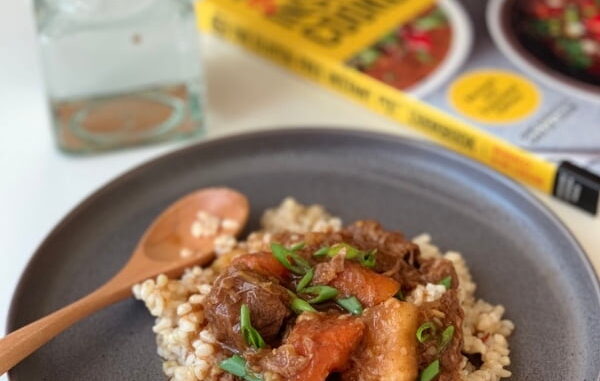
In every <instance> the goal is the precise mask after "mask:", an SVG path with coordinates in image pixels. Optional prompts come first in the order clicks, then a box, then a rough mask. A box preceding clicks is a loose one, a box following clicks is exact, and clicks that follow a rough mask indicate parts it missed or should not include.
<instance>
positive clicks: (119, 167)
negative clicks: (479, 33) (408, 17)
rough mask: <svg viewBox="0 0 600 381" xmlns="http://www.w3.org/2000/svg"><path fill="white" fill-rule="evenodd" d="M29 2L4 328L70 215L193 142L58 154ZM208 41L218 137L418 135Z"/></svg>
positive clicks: (7, 204)
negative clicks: (288, 129) (264, 132)
mask: <svg viewBox="0 0 600 381" xmlns="http://www.w3.org/2000/svg"><path fill="white" fill-rule="evenodd" d="M30 6H31V5H30V4H29V2H28V1H25V0H9V1H2V2H0V174H2V177H1V179H0V232H1V233H0V326H3V325H4V323H5V321H6V317H7V314H8V308H9V303H10V299H11V295H12V293H13V290H14V287H15V286H16V283H17V281H18V279H19V276H20V273H21V272H22V270H23V269H24V267H25V265H26V263H27V261H28V259H29V258H30V256H31V254H32V253H33V252H34V250H35V249H36V247H37V246H38V245H39V244H40V242H41V240H42V239H43V238H44V237H45V236H46V235H47V234H48V232H49V231H50V230H51V229H52V227H53V226H54V225H55V224H56V223H57V222H58V221H59V220H60V219H61V217H63V216H64V215H65V214H66V213H67V212H68V211H69V210H70V209H71V208H73V207H74V206H75V205H76V204H77V203H79V202H80V201H81V200H82V199H83V198H84V197H86V196H87V195H89V194H90V193H91V192H93V191H94V190H95V189H97V188H98V187H99V186H101V185H103V184H105V183H106V182H108V181H109V180H111V179H112V178H114V177H115V176H117V175H118V174H121V173H123V172H124V171H126V170H128V169H130V168H132V167H134V166H136V165H138V164H140V163H142V162H143V161H145V160H147V159H149V158H153V157H156V156H158V155H160V154H163V153H165V152H169V151H172V150H174V149H177V148H179V147H181V146H182V145H186V144H190V143H192V142H186V143H178V144H166V145H158V146H154V147H148V148H140V149H135V150H129V151H122V152H116V153H111V154H104V155H101V156H95V157H83V158H82V157H71V156H65V155H64V154H61V153H60V152H59V151H57V149H56V148H55V147H54V144H53V140H52V135H51V130H50V126H49V123H48V116H47V111H46V104H45V97H44V91H43V87H42V79H41V74H40V67H39V63H38V55H37V50H36V46H35V42H34V35H35V34H34V26H33V20H32V16H31V13H30ZM202 45H203V50H204V63H205V72H206V77H207V82H208V95H207V98H208V104H207V111H208V126H209V129H208V137H209V138H214V137H217V136H221V135H225V134H231V133H236V132H241V131H249V130H252V129H257V128H265V127H266V128H270V127H277V126H282V125H284V126H306V125H320V126H359V127H361V128H365V129H370V130H378V131H384V132H391V133H397V134H402V135H409V136H417V135H415V133H413V132H412V131H410V130H408V129H406V128H404V127H401V126H398V125H397V124H395V123H393V122H392V121H390V120H388V119H386V118H384V117H382V116H378V115H376V114H374V113H372V112H370V111H368V110H366V109H363V108H362V107H359V106H357V105H355V104H353V103H351V102H349V101H347V100H345V99H343V98H342V97H340V96H338V95H336V94H331V93H329V92H328V91H327V90H324V89H322V88H320V87H318V86H317V85H314V84H312V83H309V82H307V81H305V80H303V79H300V78H297V77H295V76H294V75H292V74H290V73H288V72H286V71H285V70H283V69H281V68H279V67H277V66H275V65H273V64H271V63H269V62H266V61H263V60H262V59H260V58H257V57H255V56H253V55H251V54H249V53H246V52H245V51H243V50H241V49H239V48H237V47H234V46H231V45H229V44H227V43H224V42H221V41H218V40H216V39H213V38H208V37H204V39H203V41H202ZM534 193H535V194H536V195H537V196H538V197H539V198H540V199H541V200H542V201H543V202H544V203H545V204H546V205H547V206H548V207H549V208H550V209H552V210H553V211H554V212H555V213H556V214H558V216H559V217H560V218H561V219H562V220H563V221H564V223H565V224H566V225H567V226H568V227H569V228H570V229H571V231H572V232H573V233H574V234H575V236H576V237H577V239H578V240H579V242H580V243H581V244H582V246H583V247H584V249H585V250H586V252H587V253H588V255H589V256H590V258H591V259H592V262H593V263H594V265H595V267H596V269H598V270H600V219H599V218H594V217H591V216H588V215H586V214H584V213H582V212H579V211H578V210H576V209H574V208H572V207H570V206H567V205H565V204H562V203H561V202H558V201H555V200H553V199H550V198H549V197H548V196H545V195H543V194H540V193H539V192H534ZM5 377H6V376H4V377H0V381H4V380H6V378H5Z"/></svg>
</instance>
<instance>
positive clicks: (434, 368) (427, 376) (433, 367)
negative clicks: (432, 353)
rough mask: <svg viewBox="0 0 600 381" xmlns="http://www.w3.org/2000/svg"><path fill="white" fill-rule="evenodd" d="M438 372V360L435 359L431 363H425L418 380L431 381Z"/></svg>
mask: <svg viewBox="0 0 600 381" xmlns="http://www.w3.org/2000/svg"><path fill="white" fill-rule="evenodd" d="M439 373H440V360H435V361H434V362H432V363H431V364H429V365H427V368H425V369H423V372H422V373H421V378H420V379H419V380H420V381H431V380H433V379H434V378H435V377H436V376H437V375H438V374H439Z"/></svg>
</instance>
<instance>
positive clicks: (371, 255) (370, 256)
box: [319, 243, 377, 267]
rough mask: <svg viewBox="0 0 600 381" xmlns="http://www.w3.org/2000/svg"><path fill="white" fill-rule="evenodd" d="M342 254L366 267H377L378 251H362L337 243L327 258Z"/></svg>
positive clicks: (329, 250) (328, 252) (329, 251)
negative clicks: (376, 257)
mask: <svg viewBox="0 0 600 381" xmlns="http://www.w3.org/2000/svg"><path fill="white" fill-rule="evenodd" d="M319 251H320V250H319ZM342 252H343V253H344V254H345V257H346V259H355V260H358V261H359V262H360V264H361V265H363V266H365V267H375V254H377V249H373V250H369V251H362V250H358V249H357V248H356V247H354V246H352V245H348V244H347V243H336V244H335V245H333V246H331V247H330V248H329V249H328V250H327V256H329V257H331V258H333V257H335V256H336V255H338V254H340V253H342Z"/></svg>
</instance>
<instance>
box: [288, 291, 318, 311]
mask: <svg viewBox="0 0 600 381" xmlns="http://www.w3.org/2000/svg"><path fill="white" fill-rule="evenodd" d="M288 294H289V295H290V298H292V302H291V303H290V308H291V309H292V311H294V312H295V313H296V314H298V315H300V314H301V313H302V312H316V311H317V310H315V309H314V308H313V306H311V305H310V304H309V303H308V302H307V301H306V300H304V299H300V298H299V297H298V296H297V295H296V294H294V293H293V292H291V291H290V290H288Z"/></svg>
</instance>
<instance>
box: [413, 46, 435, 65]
mask: <svg viewBox="0 0 600 381" xmlns="http://www.w3.org/2000/svg"><path fill="white" fill-rule="evenodd" d="M416 55H417V59H418V60H419V62H421V63H424V64H428V63H431V61H433V56H432V55H431V54H430V53H429V52H427V51H426V50H423V49H419V50H417V52H416Z"/></svg>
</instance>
